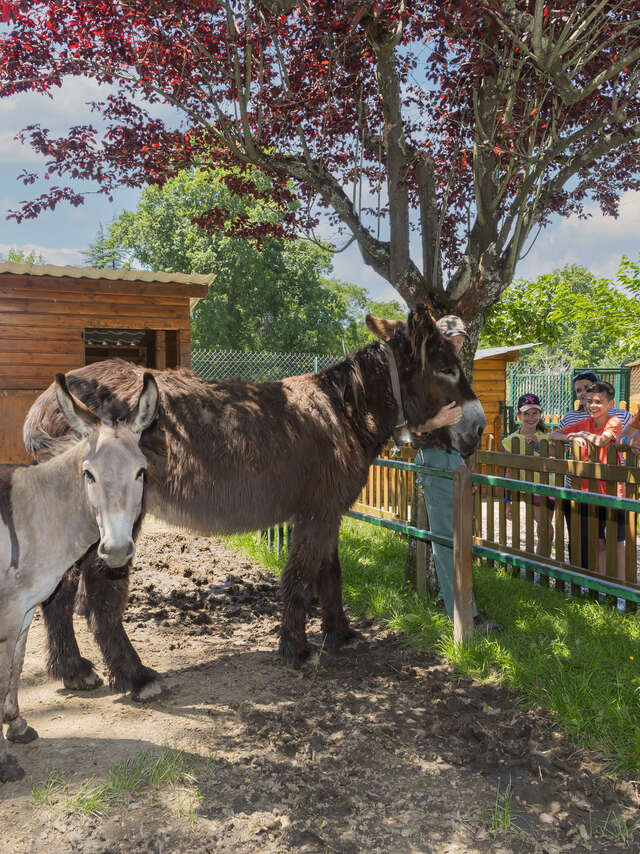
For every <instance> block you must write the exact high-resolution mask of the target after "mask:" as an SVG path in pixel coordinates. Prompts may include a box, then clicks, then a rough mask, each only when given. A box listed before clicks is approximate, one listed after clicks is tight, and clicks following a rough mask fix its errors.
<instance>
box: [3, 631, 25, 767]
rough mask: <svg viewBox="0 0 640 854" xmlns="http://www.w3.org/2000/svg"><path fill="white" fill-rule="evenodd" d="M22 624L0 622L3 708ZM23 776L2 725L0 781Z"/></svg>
mask: <svg viewBox="0 0 640 854" xmlns="http://www.w3.org/2000/svg"><path fill="white" fill-rule="evenodd" d="M20 625H21V624H20V623H17V624H12V622H11V621H9V620H2V623H1V624H0V633H1V634H0V703H2V708H4V703H5V698H6V696H7V692H8V690H9V682H10V680H11V666H12V663H13V655H14V652H15V648H16V643H17V641H18V633H19V630H20ZM23 777H24V770H23V769H22V768H21V767H20V766H19V765H18V760H17V759H16V757H15V756H13V754H11V753H8V752H7V742H6V741H5V739H4V736H3V735H2V727H1V726H0V783H9V782H13V781H14V780H21V779H22V778H23Z"/></svg>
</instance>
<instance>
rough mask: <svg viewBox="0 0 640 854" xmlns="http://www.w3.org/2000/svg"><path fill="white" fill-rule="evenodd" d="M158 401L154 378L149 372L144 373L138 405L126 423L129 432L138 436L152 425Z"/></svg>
mask: <svg viewBox="0 0 640 854" xmlns="http://www.w3.org/2000/svg"><path fill="white" fill-rule="evenodd" d="M159 399H160V393H159V392H158V385H157V383H156V381H155V378H154V376H153V374H151V373H149V371H145V374H144V378H143V380H142V392H141V393H140V397H139V398H138V405H137V406H136V408H135V409H134V410H133V412H132V413H131V415H130V416H129V420H128V422H127V423H128V425H129V427H130V428H131V430H132V431H133V432H134V433H136V434H137V435H138V436H139V435H140V434H141V433H142V431H143V430H146V429H147V427H149V426H150V425H151V424H152V423H153V420H154V418H155V417H156V413H157V411H158V401H159Z"/></svg>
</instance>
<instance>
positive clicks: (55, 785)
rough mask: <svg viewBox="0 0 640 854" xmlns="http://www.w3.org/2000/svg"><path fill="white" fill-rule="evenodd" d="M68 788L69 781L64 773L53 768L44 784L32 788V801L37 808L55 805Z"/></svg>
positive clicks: (43, 781) (36, 784)
mask: <svg viewBox="0 0 640 854" xmlns="http://www.w3.org/2000/svg"><path fill="white" fill-rule="evenodd" d="M66 787H67V780H66V779H65V778H64V776H63V774H62V771H59V770H58V769H57V768H52V769H51V770H50V771H49V772H48V773H47V776H46V777H45V778H44V780H42V782H40V783H35V784H34V785H33V787H32V788H31V800H32V802H33V804H34V805H35V806H40V805H42V804H51V803H54V802H55V801H57V800H58V796H59V795H60V793H61V792H62V791H64V790H65V789H66Z"/></svg>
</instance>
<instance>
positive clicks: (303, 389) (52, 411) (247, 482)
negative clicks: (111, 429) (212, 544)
mask: <svg viewBox="0 0 640 854" xmlns="http://www.w3.org/2000/svg"><path fill="white" fill-rule="evenodd" d="M153 373H154V376H155V379H156V382H157V385H158V389H159V394H160V405H159V413H158V418H157V420H156V422H155V424H154V425H153V427H152V428H151V429H150V430H149V431H147V433H146V434H145V435H144V436H143V437H142V441H141V447H142V449H143V451H144V453H145V456H146V457H147V459H148V462H149V470H148V485H149V488H148V494H147V506H148V508H149V509H150V510H151V511H152V512H154V513H156V514H157V515H160V516H162V517H164V518H165V519H168V520H170V521H180V522H183V523H187V524H188V525H189V526H190V527H192V528H196V529H200V530H204V531H207V532H211V533H227V532H231V531H241V530H255V529H256V528H264V527H267V526H269V525H272V524H274V523H277V522H281V521H284V520H286V519H290V518H292V517H294V516H296V515H298V514H299V513H300V512H304V513H306V514H311V515H314V516H315V515H317V514H321V513H323V512H325V511H326V510H327V509H329V510H330V511H331V513H332V514H333V513H335V512H338V511H337V509H336V508H338V507H339V508H340V512H342V511H343V510H345V509H346V508H347V507H348V506H349V505H350V504H351V503H352V502H353V501H354V500H355V498H356V496H357V494H358V492H359V490H360V488H361V486H362V482H363V480H364V478H366V473H367V470H368V464H369V461H370V458H371V456H372V452H374V449H373V448H372V447H369V446H370V445H371V441H370V438H369V437H367V435H366V434H367V429H366V426H365V427H364V429H360V422H361V421H363V420H366V419H365V418H364V416H363V413H362V412H361V411H359V412H358V413H357V414H356V406H357V405H359V407H360V410H361V409H362V406H363V401H362V400H360V401H357V400H356V398H357V393H358V392H357V377H356V376H355V372H354V370H353V369H352V370H351V372H349V371H348V370H347V372H346V375H345V376H344V377H341V376H339V377H335V378H331V377H329V378H327V376H326V375H321V376H318V375H314V374H305V375H301V376H296V377H289V378H286V379H284V380H281V381H278V382H266V383H251V382H245V381H241V380H227V381H210V382H206V381H204V380H201V379H200V378H199V377H197V376H196V375H195V374H193V373H192V372H191V371H188V370H185V369H179V370H175V371H173V370H171V371H155V372H153ZM141 378H142V371H141V370H140V369H139V368H137V367H136V366H134V365H132V364H131V363H128V362H125V361H123V360H120V359H112V360H107V361H104V362H101V363H96V364H93V365H91V366H87V367H85V368H80V369H78V370H75V371H72V372H70V373H69V374H68V375H67V381H68V383H69V387H70V389H71V390H72V391H73V393H74V394H75V395H76V396H77V397H79V398H80V399H81V400H82V401H83V402H84V403H85V404H86V405H87V406H89V407H90V408H91V409H94V410H95V411H98V412H99V411H101V409H103V408H104V407H110V408H111V409H112V410H113V408H114V406H115V407H116V408H117V407H118V406H121V407H122V408H123V410H126V409H127V407H128V405H129V403H130V401H131V400H132V399H134V398H135V396H136V394H139V389H140V384H141ZM349 409H351V415H349V414H348V410H349ZM67 429H68V427H67V425H66V424H65V422H64V420H62V419H61V418H60V414H59V411H58V407H57V405H56V401H55V397H54V396H53V395H52V394H51V390H48V391H47V392H45V393H44V394H43V395H41V396H40V398H39V399H38V400H37V401H36V403H35V404H34V406H33V407H32V409H31V411H30V412H29V415H28V417H27V420H26V422H25V426H24V439H25V444H26V446H27V449H28V450H29V451H30V453H32V455H34V456H35V457H36V458H38V457H42V456H43V455H45V456H46V455H47V453H48V449H47V447H46V443H43V442H41V441H40V439H39V433H38V431H39V430H44V431H46V433H47V434H51V435H52V436H60V435H63V434H64V433H65V432H66V430H67ZM367 438H369V441H368V442H367ZM363 440H364V445H363ZM365 446H366V447H365Z"/></svg>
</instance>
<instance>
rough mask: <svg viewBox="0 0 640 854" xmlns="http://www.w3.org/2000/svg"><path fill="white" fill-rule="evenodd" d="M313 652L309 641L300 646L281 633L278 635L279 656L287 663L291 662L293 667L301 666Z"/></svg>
mask: <svg viewBox="0 0 640 854" xmlns="http://www.w3.org/2000/svg"><path fill="white" fill-rule="evenodd" d="M312 652H313V647H312V646H311V644H310V643H306V642H305V643H304V644H303V645H302V646H297V645H296V644H294V643H293V641H292V640H291V638H289V637H286V636H285V635H282V636H281V637H280V648H279V653H280V658H282V660H283V661H285V662H286V663H287V664H293V666H294V667H301V666H302V665H303V664H304V663H305V661H306V660H307V659H308V658H309V656H310V655H311V653H312Z"/></svg>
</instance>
